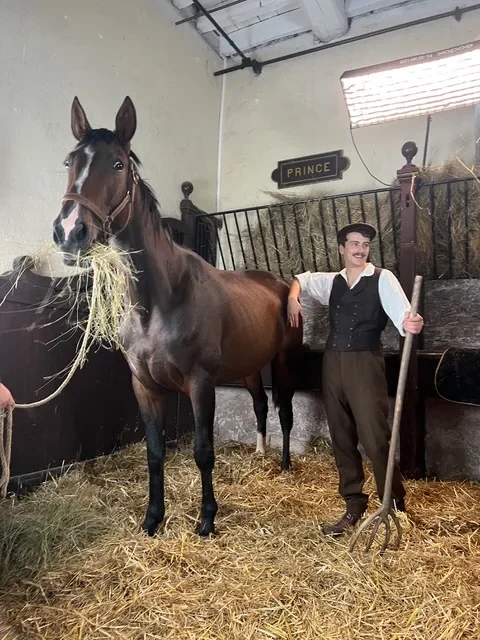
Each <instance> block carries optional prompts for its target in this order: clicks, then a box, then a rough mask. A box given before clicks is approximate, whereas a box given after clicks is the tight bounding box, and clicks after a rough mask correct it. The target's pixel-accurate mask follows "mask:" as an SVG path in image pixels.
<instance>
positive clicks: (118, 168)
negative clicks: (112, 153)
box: [113, 160, 123, 171]
mask: <svg viewBox="0 0 480 640" xmlns="http://www.w3.org/2000/svg"><path fill="white" fill-rule="evenodd" d="M113 168H114V169H115V170H116V171H121V170H122V169H123V162H120V160H117V161H116V162H114V164H113Z"/></svg>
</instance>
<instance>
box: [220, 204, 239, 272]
mask: <svg viewBox="0 0 480 640" xmlns="http://www.w3.org/2000/svg"><path fill="white" fill-rule="evenodd" d="M223 222H224V224H225V231H226V232H227V242H228V249H229V251H230V258H231V259H232V266H233V270H234V271H235V270H236V267H235V258H234V257H233V249H232V243H231V242H230V233H229V231H228V224H227V219H226V218H225V214H223Z"/></svg>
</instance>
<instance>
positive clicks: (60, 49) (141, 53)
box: [0, 0, 221, 273]
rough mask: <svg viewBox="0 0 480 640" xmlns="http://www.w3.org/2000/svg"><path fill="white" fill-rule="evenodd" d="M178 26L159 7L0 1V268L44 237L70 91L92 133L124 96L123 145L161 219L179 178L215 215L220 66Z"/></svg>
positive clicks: (163, 4) (153, 0)
mask: <svg viewBox="0 0 480 640" xmlns="http://www.w3.org/2000/svg"><path fill="white" fill-rule="evenodd" d="M177 19H178V13H177V12H176V11H175V10H174V9H173V8H172V6H171V5H170V3H169V2H168V0H136V1H135V2H131V1H129V0H117V1H116V2H110V1H107V0H103V1H102V0H100V1H99V0H83V1H82V2H75V1H74V0H42V1H41V2H39V1H38V0H21V1H19V0H1V2H0V86H1V99H0V123H1V128H0V145H1V147H0V148H1V154H0V193H1V195H2V198H1V200H0V224H1V228H2V246H1V249H0V271H4V270H5V269H7V268H9V267H10V266H11V263H12V260H13V258H14V257H16V256H18V255H21V254H25V253H28V254H31V253H32V252H34V251H35V250H36V249H38V248H39V247H41V246H42V244H43V243H44V241H45V240H46V241H50V240H51V237H52V222H53V219H54V218H55V216H56V215H57V212H58V210H59V208H60V204H61V198H62V195H63V193H64V191H65V186H66V182H65V178H66V175H65V170H64V168H63V160H64V158H65V156H66V154H67V152H68V151H69V150H70V149H71V148H72V146H73V144H74V142H75V141H74V138H73V136H72V134H71V131H70V106H71V103H72V100H73V98H74V96H75V95H77V96H78V97H79V99H80V101H81V103H82V105H83V106H84V108H85V110H86V112H87V116H88V118H89V120H90V124H91V125H92V126H94V127H95V126H96V127H101V126H106V127H109V128H113V126H114V121H115V120H114V119H115V114H116V112H117V110H118V108H119V107H120V105H121V103H122V101H123V99H124V97H125V96H126V95H127V94H128V95H130V97H131V98H132V99H133V102H134V104H135V107H136V109H137V118H138V129H137V133H136V135H135V138H134V141H133V148H134V150H135V151H136V152H137V153H138V155H139V156H140V158H141V160H142V162H143V169H142V176H143V177H145V178H146V179H147V180H148V181H149V182H150V184H151V185H152V187H153V188H154V190H155V191H156V193H157V196H158V198H159V201H160V204H161V207H162V212H163V214H164V215H166V216H176V217H179V215H180V214H179V202H180V200H181V198H182V197H183V196H182V193H181V191H180V184H181V183H182V182H183V181H184V180H191V181H192V182H193V183H194V185H195V202H196V203H197V204H198V205H199V206H201V207H203V208H206V209H211V208H213V207H214V205H215V194H216V180H217V151H218V124H219V107H220V89H221V81H220V80H219V79H218V78H214V77H213V72H214V71H215V70H216V69H217V68H220V64H221V61H220V60H219V58H218V57H217V56H216V54H214V53H213V52H212V51H211V49H210V48H209V47H208V46H207V44H206V43H204V42H203V41H202V40H201V38H200V36H198V34H196V33H195V32H194V31H193V29H191V28H189V27H188V26H183V27H182V28H179V27H175V25H174V22H175V20H177ZM193 105H194V108H193ZM54 264H55V267H54V268H55V272H59V268H58V265H57V264H56V263H54ZM43 271H45V272H46V273H48V272H49V269H48V266H47V265H46V264H45V265H44V268H43Z"/></svg>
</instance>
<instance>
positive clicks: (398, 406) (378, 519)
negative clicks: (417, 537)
mask: <svg viewBox="0 0 480 640" xmlns="http://www.w3.org/2000/svg"><path fill="white" fill-rule="evenodd" d="M422 280H423V278H422V276H416V277H415V282H414V285H413V294H412V302H411V310H410V315H411V316H414V315H415V314H416V313H417V308H418V303H419V300H420V291H421V288H422ZM412 343H413V334H412V333H407V335H406V337H405V343H404V345H403V352H402V360H401V363H400V373H399V375H398V384H397V395H396V398H395V412H394V415H393V426H392V435H391V440H390V449H389V452H388V463H387V476H386V479H385V489H384V493H383V501H382V506H381V507H380V508H379V509H377V511H375V513H372V515H371V516H369V517H368V518H367V519H366V520H365V521H364V522H363V523H362V524H361V525H360V526H359V527H358V529H357V531H356V532H355V534H354V535H353V537H352V540H351V542H350V551H353V549H354V547H355V545H356V544H357V542H358V539H359V537H360V535H361V534H362V533H363V532H364V531H365V530H366V529H368V527H370V526H371V525H373V529H372V532H371V534H370V537H369V539H368V542H367V544H366V547H365V551H369V550H370V548H371V546H372V544H373V541H374V539H375V536H376V535H377V532H378V530H379V528H380V525H382V524H383V525H384V526H385V540H384V542H383V545H382V547H381V549H380V553H383V552H384V551H385V550H386V549H387V547H388V545H389V542H390V538H391V536H392V525H391V524H390V520H389V518H391V519H392V521H393V524H394V525H395V527H396V530H397V536H396V539H395V543H394V545H393V548H394V549H398V548H399V547H400V542H401V540H402V527H401V526H400V521H399V519H398V517H397V515H396V513H395V511H394V508H393V505H392V479H393V470H394V468H395V454H396V451H397V443H398V436H399V434H400V420H401V417H402V408H403V396H404V394H405V386H406V382H407V374H408V367H409V364H410V353H411V351H412Z"/></svg>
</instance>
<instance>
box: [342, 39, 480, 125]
mask: <svg viewBox="0 0 480 640" xmlns="http://www.w3.org/2000/svg"><path fill="white" fill-rule="evenodd" d="M340 81H341V83H342V88H343V92H344V94H345V100H346V103H347V108H348V112H349V115H350V123H351V127H352V129H354V128H357V127H365V126H368V125H371V124H380V123H381V122H390V121H392V120H400V119H402V118H410V117H413V116H420V115H425V114H431V113H438V112H439V111H447V110H448V109H456V108H457V107H467V106H469V105H474V104H477V103H480V40H477V41H475V42H469V43H467V44H462V45H459V46H457V47H450V48H449V49H444V50H443V51H436V52H435V53H425V54H423V55H419V56H413V57H410V58H402V59H401V60H395V61H394V62H389V63H386V64H380V65H376V66H373V67H365V68H363V69H356V70H355V71H347V72H346V73H344V74H343V75H342V77H341V78H340Z"/></svg>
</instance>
